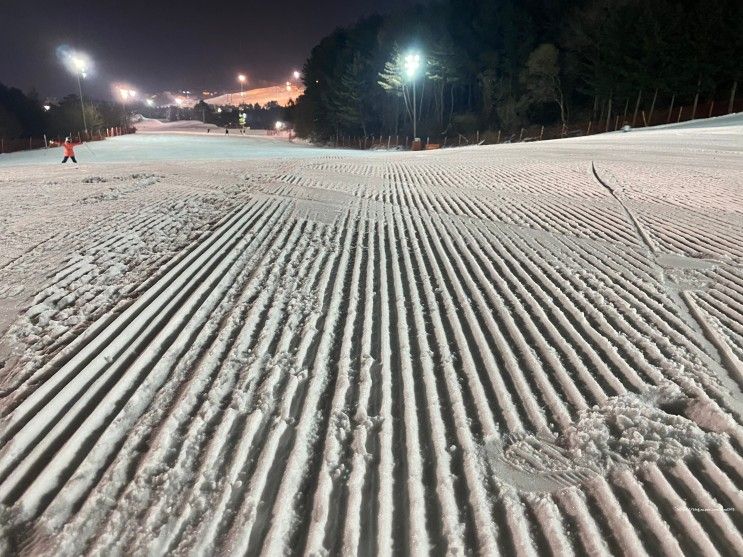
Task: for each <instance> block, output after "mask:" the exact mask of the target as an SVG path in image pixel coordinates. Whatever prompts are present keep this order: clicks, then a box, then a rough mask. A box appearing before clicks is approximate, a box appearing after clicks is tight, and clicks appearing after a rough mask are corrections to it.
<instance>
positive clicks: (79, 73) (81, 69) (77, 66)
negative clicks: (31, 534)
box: [71, 55, 88, 138]
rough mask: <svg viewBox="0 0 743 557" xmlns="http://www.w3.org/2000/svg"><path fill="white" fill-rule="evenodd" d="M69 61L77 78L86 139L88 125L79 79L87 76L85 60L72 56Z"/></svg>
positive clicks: (81, 85)
mask: <svg viewBox="0 0 743 557" xmlns="http://www.w3.org/2000/svg"><path fill="white" fill-rule="evenodd" d="M71 61H72V67H73V68H74V70H75V76H76V77H77V89H78V91H79V92H80V111H81V112H82V115H83V129H84V130H85V136H86V138H87V136H88V123H87V122H86V120H85V104H84V103H83V84H82V82H81V81H80V78H81V77H82V78H85V77H86V75H87V74H86V73H85V70H86V67H87V64H86V62H85V60H84V59H83V58H82V57H81V56H79V55H73V56H72V59H71Z"/></svg>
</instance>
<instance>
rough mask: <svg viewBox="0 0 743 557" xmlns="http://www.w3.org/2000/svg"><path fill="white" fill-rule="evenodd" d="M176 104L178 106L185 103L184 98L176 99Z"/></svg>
mask: <svg viewBox="0 0 743 557" xmlns="http://www.w3.org/2000/svg"><path fill="white" fill-rule="evenodd" d="M175 104H177V105H178V106H181V105H182V104H183V99H176V100H175Z"/></svg>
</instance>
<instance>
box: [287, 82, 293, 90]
mask: <svg viewBox="0 0 743 557" xmlns="http://www.w3.org/2000/svg"><path fill="white" fill-rule="evenodd" d="M286 90H287V91H291V90H292V84H291V81H287V82H286Z"/></svg>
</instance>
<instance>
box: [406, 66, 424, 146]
mask: <svg viewBox="0 0 743 557" xmlns="http://www.w3.org/2000/svg"><path fill="white" fill-rule="evenodd" d="M420 67H421V55H420V54H418V53H417V52H411V53H410V54H408V55H407V56H405V73H406V74H407V76H408V79H409V80H410V81H412V82H413V137H414V138H416V139H417V138H418V110H417V104H418V103H417V102H416V99H415V77H416V74H417V73H418V70H419V69H420Z"/></svg>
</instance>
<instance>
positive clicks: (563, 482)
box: [0, 126, 743, 556]
mask: <svg viewBox="0 0 743 557" xmlns="http://www.w3.org/2000/svg"><path fill="white" fill-rule="evenodd" d="M714 130H715V129H713V131H712V132H710V133H709V135H704V130H702V132H701V133H702V138H701V139H700V138H699V137H698V134H699V133H700V132H699V130H695V131H689V132H686V135H684V132H679V131H675V132H674V131H673V130H672V129H669V130H659V131H654V132H651V131H649V132H643V133H637V134H628V135H617V134H613V135H612V134H609V135H606V136H597V137H596V138H587V139H582V140H566V141H563V142H544V143H540V144H536V145H512V146H498V147H483V148H466V149H457V150H450V151H442V152H438V153H435V152H431V153H419V154H406V153H392V154H385V153H368V154H358V153H355V154H353V156H347V155H346V154H345V153H344V152H342V151H334V150H327V151H325V152H324V153H325V154H323V155H322V156H320V155H318V152H319V150H317V149H311V150H308V151H307V153H308V155H307V156H306V157H305V158H303V157H302V156H301V152H302V151H301V149H300V148H297V149H296V150H294V151H292V152H293V153H294V154H293V157H292V158H289V159H281V158H280V157H273V158H272V159H271V160H270V161H269V160H266V161H251V162H240V161H236V160H231V161H229V162H221V163H219V164H216V163H209V162H204V161H200V162H193V163H182V164H178V165H174V164H172V163H169V164H158V163H156V162H151V163H148V164H146V165H145V169H144V170H143V171H142V172H140V173H137V174H132V173H131V172H130V173H126V172H124V171H122V168H124V167H123V166H118V165H116V164H112V165H111V166H110V167H107V166H104V165H101V166H95V165H92V166H90V167H87V169H85V167H83V168H84V169H85V170H84V172H81V173H79V174H70V173H67V174H64V175H63V176H61V177H54V176H55V171H53V170H51V169H48V168H43V167H40V169H39V170H38V174H35V172H37V171H36V170H33V169H31V170H29V167H28V166H24V167H17V168H13V167H10V168H8V169H3V174H4V175H3V179H2V180H0V193H4V194H5V195H6V196H7V199H13V198H14V197H15V198H18V199H21V201H20V202H19V203H20V207H19V206H18V205H13V204H12V203H11V202H8V203H6V204H4V205H6V208H5V209H4V211H5V213H4V214H2V215H1V216H2V219H0V226H2V227H3V229H4V230H5V231H6V232H7V233H8V234H9V236H8V237H9V238H11V239H12V240H13V243H11V244H10V245H9V246H8V247H7V248H6V249H5V250H4V251H3V252H2V253H0V255H1V256H2V258H1V259H0V279H1V282H0V299H2V300H4V301H5V302H4V303H6V305H7V307H9V308H16V307H17V308H22V311H20V313H18V314H17V316H16V317H15V320H14V322H13V323H12V325H11V326H10V327H9V329H8V330H7V332H6V334H5V336H6V338H5V339H4V342H5V343H6V344H7V345H8V346H10V347H12V351H11V352H12V354H13V355H12V357H10V356H8V357H6V359H5V361H4V364H5V368H4V369H3V371H2V375H0V553H16V552H17V553H21V554H29V555H30V554H59V555H79V554H90V555H102V554H103V555H105V554H131V555H171V554H189V555H190V554H198V555H211V554H230V555H254V554H263V555H278V554H287V553H288V554H310V555H335V554H346V555H354V554H364V555H368V554H375V555H392V554H400V553H406V554H407V553H410V554H414V555H428V554H451V555H463V554H473V553H479V554H484V555H496V554H501V555H525V556H528V555H542V554H548V553H553V554H557V555H609V554H626V555H643V554H647V555H680V554H703V555H740V554H743V534H742V532H743V518H741V517H742V516H743V515H741V511H743V494H742V493H741V488H740V486H741V485H743V473H742V472H741V470H743V429H742V428H741V425H742V424H743V415H742V413H743V400H742V398H741V392H740V387H741V384H742V383H743V369H742V366H743V364H742V363H741V362H743V189H742V187H743V183H741V176H743V162H741V161H743V158H741V154H743V144H742V142H741V141H740V139H739V138H740V137H741V132H743V130H742V129H741V127H740V126H738V127H735V126H732V127H729V128H725V130H724V131H726V133H727V134H729V135H726V134H725V133H722V132H715V131H714ZM713 132H714V133H713ZM171 140H172V141H173V142H178V141H181V139H178V138H177V137H172V139H171ZM188 141H189V142H193V141H194V139H193V138H188ZM205 141H206V142H208V141H215V140H213V139H212V138H209V139H206V140H205ZM705 141H706V143H705ZM133 142H134V140H131V139H130V140H129V144H128V145H129V148H130V149H131V148H132V145H133V144H134V143H133ZM106 143H109V142H106ZM111 143H113V142H111ZM705 145H706V147H705ZM97 148H99V149H103V148H104V147H97ZM297 153H298V154H297ZM680 154H682V155H683V159H680V158H679V156H680ZM27 163H28V161H26V164H27ZM21 184H23V185H25V186H26V187H28V188H31V187H34V185H37V186H38V187H39V188H40V189H39V192H41V193H40V194H37V195H40V196H41V197H39V199H36V200H34V199H33V198H32V197H31V196H30V194H29V193H28V192H26V191H25V190H24V189H22V188H21V187H20V185H21ZM60 186H67V187H69V193H67V192H60V191H59V188H60ZM44 204H47V205H48V206H47V205H44ZM24 207H25V210H26V211H30V212H32V213H33V211H37V212H39V211H40V212H41V213H34V214H36V215H37V217H38V215H39V214H43V216H44V219H46V220H44V224H43V225H37V224H35V221H33V222H32V220H33V219H32V220H29V219H26V220H24V218H23V214H24V213H23V211H24ZM55 207H57V208H58V210H59V211H60V215H55V214H54V208H55ZM81 211H89V213H87V214H88V217H87V218H80V217H75V215H77V214H79V212H81ZM2 307H6V306H2ZM0 309H1V308H0ZM694 509H704V512H702V511H699V510H696V511H695V510H694Z"/></svg>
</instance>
